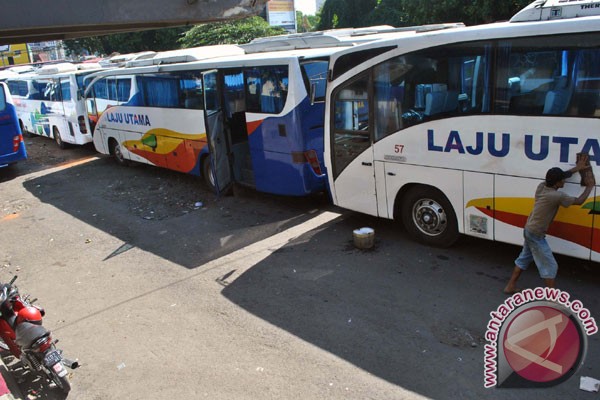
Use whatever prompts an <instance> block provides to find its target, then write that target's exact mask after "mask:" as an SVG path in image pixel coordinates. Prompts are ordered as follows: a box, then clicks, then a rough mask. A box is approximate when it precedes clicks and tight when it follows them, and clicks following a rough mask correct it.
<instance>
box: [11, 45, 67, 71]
mask: <svg viewBox="0 0 600 400" xmlns="http://www.w3.org/2000/svg"><path fill="white" fill-rule="evenodd" d="M0 58H1V59H2V63H1V64H0V67H9V66H11V65H22V64H31V63H44V62H48V61H57V60H63V59H64V58H65V51H64V48H63V42H62V40H53V41H49V42H38V43H19V44H7V45H1V46H0Z"/></svg>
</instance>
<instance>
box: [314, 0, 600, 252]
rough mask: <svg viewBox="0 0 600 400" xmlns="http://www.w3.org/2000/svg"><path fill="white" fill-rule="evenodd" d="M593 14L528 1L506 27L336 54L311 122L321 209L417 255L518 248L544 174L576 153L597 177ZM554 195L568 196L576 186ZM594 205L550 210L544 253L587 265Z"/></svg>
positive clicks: (597, 64) (598, 102) (595, 237)
mask: <svg viewBox="0 0 600 400" xmlns="http://www.w3.org/2000/svg"><path fill="white" fill-rule="evenodd" d="M590 4H591V5H592V6H593V7H592V6H590ZM594 5H597V3H589V2H584V1H574V2H573V1H571V2H564V1H560V0H552V1H537V2H535V3H534V4H533V5H531V6H530V7H528V8H526V9H525V10H524V11H523V12H521V13H519V14H517V15H516V16H515V17H514V18H513V20H511V22H503V23H494V24H488V25H482V26H474V27H466V28H456V29H449V30H440V31H430V32H424V33H415V32H407V33H401V34H397V35H395V38H393V39H384V40H380V41H378V42H373V43H368V44H364V45H360V46H356V47H354V48H350V49H347V50H342V51H341V52H340V53H338V54H336V55H335V56H334V57H333V59H332V62H331V67H330V71H329V75H330V77H331V82H330V83H329V85H328V92H327V108H326V116H325V165H326V168H327V170H328V179H329V186H330V189H331V193H332V198H333V201H334V203H335V204H337V205H339V206H341V207H344V208H347V209H350V210H355V211H359V212H363V213H366V214H369V215H373V216H379V217H382V218H390V219H391V218H396V219H400V220H402V221H403V223H404V225H405V227H406V229H407V231H408V232H409V233H410V234H412V235H413V236H415V237H416V238H418V239H420V240H421V241H423V242H425V243H429V244H434V245H440V246H447V245H451V244H452V243H453V242H454V241H455V240H456V239H457V238H458V237H459V234H460V233H462V234H465V235H470V236H475V237H478V238H485V239H491V240H498V241H502V242H507V243H513V244H522V240H523V239H522V228H523V226H524V224H525V222H526V219H527V217H528V214H529V212H530V211H531V209H532V206H533V202H534V193H535V188H536V186H537V185H538V184H539V182H540V180H542V179H543V178H544V176H545V173H546V171H547V170H548V169H549V168H551V167H555V166H558V167H561V168H563V169H569V168H571V167H572V166H574V164H575V162H576V155H577V153H578V152H586V153H589V156H590V160H591V164H592V167H593V170H594V171H595V172H596V174H598V172H600V169H599V168H598V166H599V165H600V143H599V136H598V133H599V132H600V120H599V117H600V18H599V17H597V16H588V17H583V16H581V15H582V14H583V13H584V12H590V13H591V12H593V11H594V10H595V14H598V11H599V9H598V8H597V7H595V6H594ZM572 14H573V15H572ZM574 15H579V17H576V18H575V17H574ZM517 21H519V22H517ZM564 190H565V191H566V192H567V193H569V194H571V195H574V196H579V195H580V194H581V192H582V187H581V186H580V179H579V177H578V176H573V177H572V178H570V179H569V180H568V183H567V184H566V186H565V188H564ZM596 190H597V189H596ZM595 196H596V194H595V192H593V193H592V196H591V197H590V198H588V199H587V201H586V202H585V204H584V205H582V206H581V207H577V206H573V207H569V208H566V209H565V208H561V209H560V210H559V211H558V214H557V216H556V218H555V220H554V221H555V222H554V223H553V224H552V226H551V228H550V230H549V232H548V235H549V241H550V242H551V245H552V248H553V249H554V250H556V251H557V252H559V253H562V254H566V255H570V256H574V257H579V258H583V259H591V260H594V261H600V220H599V219H598V218H596V217H595V215H596V214H598V213H599V211H600V203H598V201H597V198H596V197H595Z"/></svg>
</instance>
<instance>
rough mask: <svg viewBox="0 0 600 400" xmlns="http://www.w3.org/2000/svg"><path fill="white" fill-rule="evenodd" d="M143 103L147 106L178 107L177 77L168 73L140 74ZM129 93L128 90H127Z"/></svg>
mask: <svg viewBox="0 0 600 400" xmlns="http://www.w3.org/2000/svg"><path fill="white" fill-rule="evenodd" d="M138 82H139V83H140V85H141V89H142V93H143V98H144V105H146V106H148V107H165V108H176V107H179V96H178V93H179V79H177V78H175V77H173V76H171V75H170V74H157V75H144V76H140V77H139V80H138ZM128 93H129V92H128Z"/></svg>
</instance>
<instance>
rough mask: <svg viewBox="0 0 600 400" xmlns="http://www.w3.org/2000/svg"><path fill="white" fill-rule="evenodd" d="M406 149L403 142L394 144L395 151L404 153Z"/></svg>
mask: <svg viewBox="0 0 600 400" xmlns="http://www.w3.org/2000/svg"><path fill="white" fill-rule="evenodd" d="M403 151H404V145H403V144H397V145H395V146H394V153H402V152H403Z"/></svg>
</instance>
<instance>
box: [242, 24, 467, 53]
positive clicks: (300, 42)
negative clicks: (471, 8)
mask: <svg viewBox="0 0 600 400" xmlns="http://www.w3.org/2000/svg"><path fill="white" fill-rule="evenodd" d="M457 26H464V24H462V23H452V24H435V25H419V26H408V27H402V28H394V27H393V26H390V25H379V26H369V27H364V28H345V29H330V30H326V31H319V32H306V33H294V34H289V35H280V36H269V37H264V38H258V39H254V40H253V41H251V42H250V43H248V44H244V45H241V47H242V48H243V49H244V51H245V52H246V53H247V54H252V53H264V52H272V51H289V50H301V49H316V48H331V47H351V46H354V45H357V44H359V43H364V42H371V41H374V40H377V39H382V38H385V37H386V36H389V35H391V34H394V33H398V32H405V31H415V30H426V29H446V28H451V27H457Z"/></svg>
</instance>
